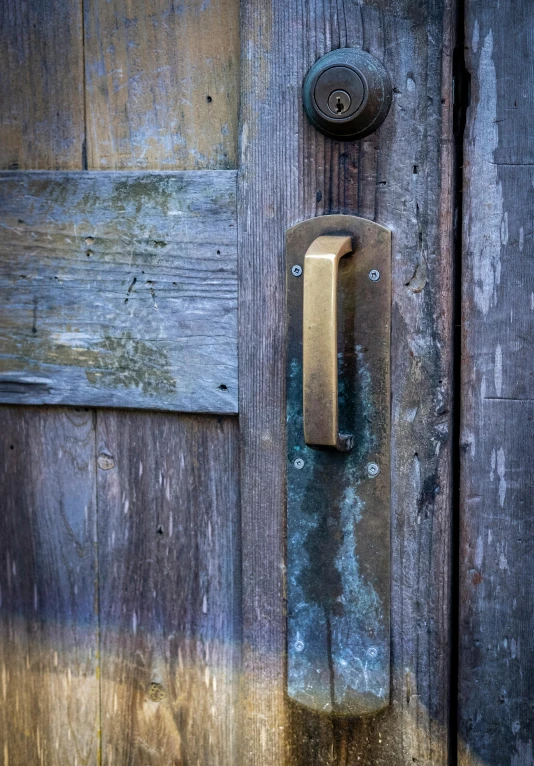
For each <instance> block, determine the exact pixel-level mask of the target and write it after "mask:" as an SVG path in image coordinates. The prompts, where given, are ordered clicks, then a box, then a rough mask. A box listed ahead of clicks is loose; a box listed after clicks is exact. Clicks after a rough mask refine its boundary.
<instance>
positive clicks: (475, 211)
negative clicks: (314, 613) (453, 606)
mask: <svg viewBox="0 0 534 766" xmlns="http://www.w3.org/2000/svg"><path fill="white" fill-rule="evenodd" d="M533 35H534V21H533V18H532V7H531V4H530V3H527V2H520V3H517V4H515V5H514V12H513V14H510V13H508V12H507V9H506V8H505V7H504V6H502V5H499V3H496V2H490V3H484V2H482V1H481V0H468V2H467V3H466V63H467V68H468V71H469V72H470V75H471V105H470V108H469V112H468V120H467V130H466V137H465V145H464V154H465V161H464V247H463V253H464V262H463V317H462V322H463V330H462V334H463V361H462V444H461V446H462V470H461V552H460V678H459V716H460V719H459V762H460V763H461V764H462V766H468V765H469V766H470V765H471V764H479V763H484V764H487V765H488V766H494V765H495V766H496V765H497V764H498V765H499V766H532V764H534V704H533V702H534V697H533V689H534V620H533V616H532V603H533V600H534V564H533V556H532V553H533V546H532V541H533V539H534V518H533V515H532V487H533V486H534V463H533V460H532V454H533V450H534V441H533V421H534V363H533V358H534V357H533V353H532V352H533V343H532V338H533V337H534V313H533V309H534V266H533V243H532V232H533V229H534V219H533V214H532V210H533V203H534V191H533V187H532V165H533V163H534V150H533V146H532V141H531V140H530V137H531V135H532V121H533V117H534V99H533V96H532V89H533V86H534V73H533V71H532V66H531V52H532V39H533ZM512 41H513V42H512Z"/></svg>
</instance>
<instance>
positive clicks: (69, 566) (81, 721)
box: [0, 407, 99, 766]
mask: <svg viewBox="0 0 534 766" xmlns="http://www.w3.org/2000/svg"><path fill="white" fill-rule="evenodd" d="M0 424H1V426H0V497H1V504H0V505H1V509H0V560H1V566H0V594H1V606H2V608H1V610H0V658H1V659H0V664H1V677H2V691H1V693H0V743H1V744H0V753H1V754H2V755H3V763H4V764H6V765H8V764H30V763H31V764H43V766H45V765H46V766H56V765H57V766H60V765H63V764H66V763H75V762H78V763H86V764H88V765H89V764H93V765H94V766H96V763H97V752H98V746H99V742H98V730H99V710H98V681H97V673H96V670H97V663H98V658H97V654H98V616H97V612H96V608H97V604H98V599H97V583H96V575H97V567H96V538H95V533H96V529H95V527H96V503H95V492H94V490H95V441H94V429H93V414H92V412H90V411H87V410H78V411H74V410H69V411H66V410H61V409H55V410H53V409H39V410H37V409H30V408H26V409H24V410H21V409H17V408H15V407H0Z"/></svg>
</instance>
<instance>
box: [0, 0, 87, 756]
mask: <svg viewBox="0 0 534 766" xmlns="http://www.w3.org/2000/svg"><path fill="white" fill-rule="evenodd" d="M0 67H1V69H2V88H1V89H0V91H1V92H0V167H2V168H6V169H17V168H20V169H21V170H22V169H25V170H39V169H48V170H54V169H80V168H82V167H83V164H84V154H85V147H84V135H85V128H84V74H83V34H82V13H81V2H67V1H66V0H52V2H32V3H29V4H28V3H25V2H19V0H13V2H11V1H10V2H6V3H3V4H2V7H1V9H0ZM1 420H2V428H1V429H0V442H1V446H0V451H1V454H2V459H1V465H2V467H1V468H0V496H1V498H2V513H1V514H0V524H1V525H2V527H3V529H2V531H1V533H0V547H1V548H2V559H3V563H2V568H1V573H2V574H1V575H0V577H2V579H3V580H4V581H3V582H2V611H1V619H0V625H1V628H0V630H1V643H2V647H1V656H2V664H3V674H2V679H3V684H2V700H1V703H2V704H1V713H0V728H1V735H0V742H1V749H0V752H1V754H2V756H3V758H4V763H5V764H8V763H9V764H18V763H24V764H25V763H41V764H50V765H51V766H53V765H54V764H58V766H59V764H64V763H73V762H76V760H77V761H78V762H79V763H81V762H83V763H86V764H88V765H89V764H96V763H97V761H98V750H99V741H98V729H99V708H98V699H99V691H98V680H97V663H98V616H97V612H96V610H97V601H96V579H97V566H96V551H95V544H96V538H95V513H96V507H95V474H94V423H93V415H92V413H91V412H87V411H80V410H78V411H74V410H63V409H61V410H59V409H58V410H52V409H41V410H36V409H29V408H28V409H26V408H17V407H2V408H1ZM11 446H13V449H11Z"/></svg>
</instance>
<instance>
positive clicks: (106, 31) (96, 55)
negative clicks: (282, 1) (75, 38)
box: [84, 0, 239, 170]
mask: <svg viewBox="0 0 534 766" xmlns="http://www.w3.org/2000/svg"><path fill="white" fill-rule="evenodd" d="M84 7H85V70H86V79H87V92H86V114H87V134H88V159H89V167H90V168H94V169H101V170H105V169H135V170H141V169H159V170H173V169H180V170H196V169H203V168H218V169H224V168H235V167H236V151H237V105H238V90H239V88H238V77H239V2H238V0H211V2H205V0H185V2H180V3H176V4H175V3H169V2H166V1H165V0H133V2H130V0H128V1H127V0H113V2H109V0H89V2H86V3H85V5H84Z"/></svg>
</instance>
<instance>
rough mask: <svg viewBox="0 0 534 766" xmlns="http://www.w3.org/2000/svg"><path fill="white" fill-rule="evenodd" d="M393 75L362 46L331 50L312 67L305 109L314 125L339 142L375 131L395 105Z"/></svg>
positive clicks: (304, 92) (305, 88)
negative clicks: (392, 98)
mask: <svg viewBox="0 0 534 766" xmlns="http://www.w3.org/2000/svg"><path fill="white" fill-rule="evenodd" d="M391 96H392V87H391V79H390V77H389V74H388V72H387V70H386V68H385V67H384V65H383V64H382V62H380V61H379V60H378V59H376V58H375V57H374V56H372V55H371V54H370V53H366V52H365V51H362V50H360V49H359V48H340V49H339V50H335V51H330V53H327V54H326V56H323V57H322V58H320V59H319V60H318V61H316V62H315V64H314V65H313V66H312V67H311V69H310V71H309V72H308V74H307V75H306V78H305V80H304V85H303V101H304V109H305V111H306V114H307V116H308V119H309V120H310V122H311V123H312V125H313V126H314V127H315V128H317V130H319V131H320V132H321V133H324V135H326V136H329V137H330V138H335V139H337V140H338V141H355V140H357V139H359V138H364V137H365V136H367V135H369V133H373V132H374V131H375V130H377V128H378V127H379V126H380V125H381V124H382V122H383V121H384V120H385V118H386V116H387V113H388V111H389V107H390V105H391Z"/></svg>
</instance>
